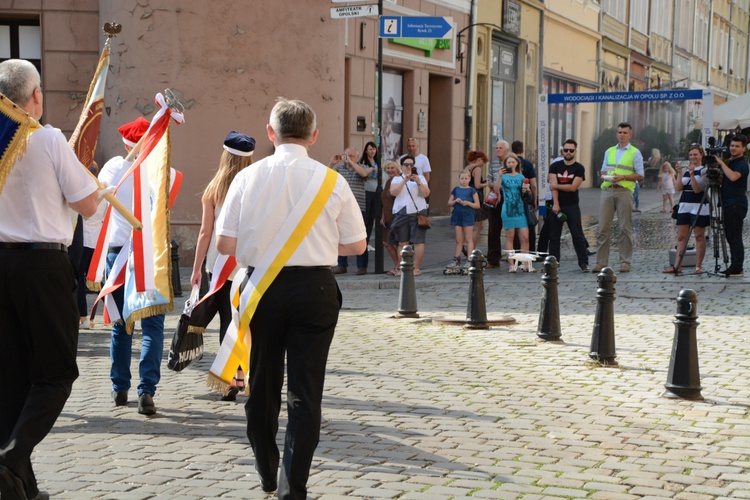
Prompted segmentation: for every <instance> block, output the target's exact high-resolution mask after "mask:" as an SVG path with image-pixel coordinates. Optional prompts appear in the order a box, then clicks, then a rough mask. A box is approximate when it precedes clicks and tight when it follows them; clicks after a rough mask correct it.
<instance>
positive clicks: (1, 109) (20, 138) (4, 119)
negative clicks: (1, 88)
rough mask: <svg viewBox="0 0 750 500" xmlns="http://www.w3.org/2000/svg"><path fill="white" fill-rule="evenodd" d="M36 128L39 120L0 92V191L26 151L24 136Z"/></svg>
mask: <svg viewBox="0 0 750 500" xmlns="http://www.w3.org/2000/svg"><path fill="white" fill-rule="evenodd" d="M37 128H39V122H37V121H36V120H35V119H33V118H32V117H31V116H30V115H29V114H28V113H27V112H26V111H24V110H22V109H21V108H19V107H18V106H17V105H16V104H14V103H13V101H11V100H10V99H8V98H7V97H5V96H4V95H3V94H0V150H1V151H2V156H0V192H2V191H3V187H4V186H5V181H6V180H7V179H8V175H10V171H11V170H12V169H13V166H14V165H15V164H16V162H17V161H18V160H19V159H21V157H22V156H23V154H24V153H25V152H26V138H27V137H28V135H29V134H30V133H31V132H33V131H34V130H36V129H37Z"/></svg>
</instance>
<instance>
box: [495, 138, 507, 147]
mask: <svg viewBox="0 0 750 500" xmlns="http://www.w3.org/2000/svg"><path fill="white" fill-rule="evenodd" d="M501 144H502V145H503V146H505V147H506V148H507V149H510V144H508V141H506V140H504V139H500V140H499V141H497V142H496V143H495V146H499V145H501Z"/></svg>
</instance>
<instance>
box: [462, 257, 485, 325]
mask: <svg viewBox="0 0 750 500" xmlns="http://www.w3.org/2000/svg"><path fill="white" fill-rule="evenodd" d="M469 262H471V266H470V267H469V280H470V284H469V303H468V304H467V306H466V324H464V327H465V328H469V329H471V330H489V329H490V325H489V324H487V307H486V305H485V302H484V268H485V267H487V259H485V258H484V255H482V252H480V251H479V250H474V251H473V252H471V255H470V256H469Z"/></svg>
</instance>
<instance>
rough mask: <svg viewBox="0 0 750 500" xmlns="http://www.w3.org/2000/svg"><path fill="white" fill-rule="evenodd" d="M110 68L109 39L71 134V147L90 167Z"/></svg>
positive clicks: (79, 158)
mask: <svg viewBox="0 0 750 500" xmlns="http://www.w3.org/2000/svg"><path fill="white" fill-rule="evenodd" d="M108 70H109V39H107V42H106V43H105V45H104V49H103V50H102V55H101V57H100V58H99V64H98V65H97V67H96V72H94V78H93V79H92V80H91V85H90V86H89V92H88V95H87V96H86V105H85V106H84V108H83V111H82V112H81V117H80V118H79V119H78V125H76V128H75V130H74V131H73V135H71V136H70V141H68V143H69V144H70V147H72V148H73V151H75V154H76V156H77V157H78V160H79V161H80V162H81V163H82V164H83V166H84V167H86V168H89V167H90V166H91V165H92V164H93V163H94V152H95V151H96V143H97V141H98V140H99V127H100V125H101V122H102V109H103V108H104V88H105V85H106V83H107V73H108Z"/></svg>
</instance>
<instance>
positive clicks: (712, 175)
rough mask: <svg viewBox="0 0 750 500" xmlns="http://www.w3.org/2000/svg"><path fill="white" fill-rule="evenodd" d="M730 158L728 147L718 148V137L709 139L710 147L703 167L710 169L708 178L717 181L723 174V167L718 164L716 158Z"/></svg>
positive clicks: (707, 149)
mask: <svg viewBox="0 0 750 500" xmlns="http://www.w3.org/2000/svg"><path fill="white" fill-rule="evenodd" d="M717 156H718V157H721V158H724V159H725V158H729V157H730V154H729V148H727V147H726V146H717V145H716V137H713V136H711V137H709V138H708V147H707V148H706V156H704V157H703V165H704V166H705V167H706V168H707V169H708V172H707V173H708V178H709V179H712V180H715V179H717V178H718V177H719V174H721V166H720V165H719V164H718V163H717V162H716V157H717Z"/></svg>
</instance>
